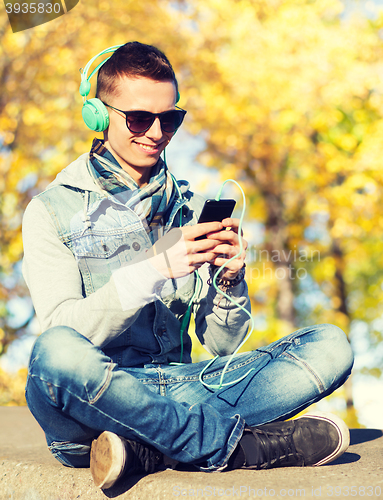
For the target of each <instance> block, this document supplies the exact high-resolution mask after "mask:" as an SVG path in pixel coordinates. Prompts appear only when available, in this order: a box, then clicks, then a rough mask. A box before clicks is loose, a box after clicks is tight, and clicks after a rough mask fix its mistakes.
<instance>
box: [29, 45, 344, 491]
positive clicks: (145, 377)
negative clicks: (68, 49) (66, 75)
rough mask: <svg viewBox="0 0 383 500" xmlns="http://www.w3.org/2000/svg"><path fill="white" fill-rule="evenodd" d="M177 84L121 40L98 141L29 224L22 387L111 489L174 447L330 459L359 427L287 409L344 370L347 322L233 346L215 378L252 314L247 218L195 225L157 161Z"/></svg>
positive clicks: (240, 459)
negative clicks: (243, 234) (242, 227)
mask: <svg viewBox="0 0 383 500" xmlns="http://www.w3.org/2000/svg"><path fill="white" fill-rule="evenodd" d="M87 92H89V88H87V90H86V91H85V92H84V93H83V95H84V94H85V95H86V94H87ZM177 94H178V87H177V81H176V78H175V75H174V72H173V70H172V67H171V65H170V63H169V61H168V60H167V58H166V57H165V56H164V54H162V53H161V52H160V51H159V50H158V49H156V48H154V47H151V46H148V45H143V44H140V43H138V42H133V43H127V44H126V45H124V46H122V47H121V48H119V49H118V50H117V51H116V52H114V54H113V55H112V57H111V58H110V59H109V60H108V61H107V62H105V64H103V66H102V67H101V69H100V71H99V74H98V84H97V96H98V99H99V100H98V101H96V102H94V103H93V102H92V101H93V100H90V101H87V102H86V103H85V106H95V109H96V111H94V110H93V109H92V116H93V114H94V116H95V117H96V118H97V120H98V119H99V118H100V116H101V118H102V120H105V123H104V125H103V126H102V127H100V129H101V130H104V140H103V141H101V140H98V139H95V140H94V142H93V145H92V148H91V151H90V153H89V154H88V153H86V154H84V155H82V156H80V158H78V159H77V160H76V161H75V162H74V163H72V164H71V165H69V166H68V167H67V168H66V169H64V170H63V171H62V172H61V173H60V174H59V175H58V176H57V178H56V180H55V181H54V182H53V183H52V184H51V185H50V186H49V187H48V188H47V189H46V190H45V191H44V192H43V193H42V194H40V195H39V196H36V197H35V198H34V199H33V200H32V201H31V203H30V204H29V206H28V208H27V210H26V213H25V217H24V222H23V238H24V247H25V260H24V276H25V279H26V282H27V284H28V286H29V288H30V291H31V295H32V299H33V302H34V305H35V309H36V313H37V316H38V318H39V321H40V323H41V327H42V330H43V331H44V333H43V334H42V335H41V336H40V337H39V338H38V339H37V341H36V343H35V346H34V349H33V352H32V354H31V359H30V366H29V377H28V382H27V388H26V397H27V402H28V405H29V408H30V410H31V411H32V413H33V415H34V416H35V418H36V419H37V421H38V422H39V423H40V425H41V427H42V428H43V430H44V431H45V434H46V438H47V443H48V446H49V449H50V450H51V452H52V453H53V454H54V456H55V457H56V458H57V459H58V460H60V461H61V462H62V463H63V464H65V465H68V466H72V467H87V466H89V465H90V467H91V472H92V475H93V478H94V480H95V482H96V484H97V486H99V487H101V488H108V487H110V486H112V485H113V484H114V483H115V481H116V480H117V479H118V478H119V477H121V475H122V474H123V473H124V472H125V473H133V472H137V471H146V472H153V471H154V470H158V469H160V468H164V467H167V466H173V467H174V466H175V464H177V462H181V463H187V464H194V465H195V466H196V467H198V468H199V469H200V470H203V471H213V470H230V469H233V468H254V469H256V468H266V467H274V466H283V465H298V466H303V465H321V464H323V463H327V462H330V461H332V460H334V459H335V458H336V457H338V456H339V455H340V454H341V453H343V452H344V451H345V449H346V448H347V446H348V442H349V433H348V429H347V427H346V426H345V424H344V423H343V422H342V421H341V420H339V419H337V418H336V417H332V416H331V417H330V416H328V415H327V416H326V415H308V416H304V417H301V418H298V419H295V420H292V421H288V422H285V420H287V419H288V418H290V417H292V416H293V415H295V414H297V413H298V412H300V411H301V410H302V409H304V408H305V407H307V406H308V405H310V404H311V403H313V402H315V401H318V400H319V399H321V398H322V397H324V396H326V395H328V394H330V393H331V392H332V391H334V390H335V389H336V388H337V387H339V386H340V385H341V384H342V383H343V382H344V381H345V380H346V378H347V377H348V375H349V374H350V371H351V367H352V353H351V349H350V346H349V344H348V342H347V339H346V337H345V335H344V333H343V332H342V331H341V330H339V329H338V328H337V327H334V326H332V325H320V326H313V327H309V328H304V329H302V330H299V331H298V332H295V333H293V334H291V335H289V336H288V337H285V338H283V339H282V340H280V341H277V342H275V343H273V344H271V345H270V346H268V347H263V348H260V349H258V350H256V351H254V352H249V353H245V354H239V355H237V356H235V358H234V359H233V360H232V361H231V363H230V365H229V368H228V369H227V371H226V373H225V378H224V383H223V385H222V384H221V383H220V378H221V374H222V370H223V369H224V367H225V366H226V363H227V361H228V359H229V355H230V354H231V353H232V352H233V351H234V350H235V349H236V347H237V346H238V345H239V344H240V343H241V341H242V340H243V339H244V337H245V335H246V332H247V328H248V323H249V316H248V314H246V310H247V311H249V310H250V301H249V296H248V292H247V286H246V282H245V280H244V259H245V251H243V252H242V253H241V252H240V240H239V236H238V226H239V222H238V220H237V219H234V218H229V219H225V220H223V222H222V223H221V222H209V223H203V224H202V223H200V224H198V223H197V222H198V216H199V213H200V211H201V208H202V205H203V200H202V199H201V198H200V197H198V196H196V195H194V194H193V193H192V192H190V190H189V185H188V183H186V182H185V181H176V180H175V179H174V178H173V177H172V176H171V174H170V173H169V171H168V169H167V167H166V165H165V163H164V162H163V161H162V159H161V158H160V154H161V153H162V151H163V150H164V149H165V147H166V146H167V144H168V143H169V141H170V140H171V139H172V136H173V134H174V132H175V131H176V130H177V128H178V127H179V126H180V125H181V123H182V120H183V117H184V115H185V112H184V111H182V110H180V109H179V108H177V107H176V101H177ZM104 107H105V108H104ZM86 113H87V111H86V112H85V115H86ZM92 119H93V118H92ZM92 119H91V120H90V121H92ZM87 120H88V119H87ZM88 122H89V120H88ZM202 235H205V236H207V237H206V238H204V239H196V238H198V237H199V236H202ZM242 243H243V248H244V250H245V249H246V242H245V241H244V240H243V242H242ZM233 257H235V258H233ZM223 265H225V267H224V269H223V271H222V273H223V274H222V273H221V274H222V275H221V276H220V277H219V279H218V281H217V283H218V285H220V286H221V288H222V287H224V288H225V290H226V293H227V294H228V295H229V296H230V297H232V298H233V299H234V300H235V301H236V304H235V303H233V302H232V301H231V300H229V299H228V298H226V297H223V296H222V294H220V293H219V291H217V290H216V288H215V287H213V286H211V285H210V284H209V283H211V280H209V274H210V278H211V276H212V275H213V274H214V272H215V270H216V269H217V266H223ZM194 271H198V275H199V276H200V279H198V277H197V275H196V273H195V272H194ZM189 305H190V307H191V308H192V309H193V313H194V316H195V324H196V334H197V336H198V339H199V340H200V342H201V343H202V344H203V345H204V346H205V347H206V349H207V350H208V351H209V352H210V353H212V354H214V355H218V356H219V357H218V358H217V359H216V360H215V361H214V362H213V364H212V365H211V366H209V367H208V369H207V370H206V372H204V374H203V377H202V379H203V383H201V382H200V380H199V379H200V374H201V371H202V369H203V368H205V367H206V365H207V362H201V363H195V364H192V363H191V357H190V352H191V340H190V337H189V336H188V334H187V323H188V321H189V319H190V315H189V312H188V309H189ZM239 306H241V307H239ZM217 387H218V388H217Z"/></svg>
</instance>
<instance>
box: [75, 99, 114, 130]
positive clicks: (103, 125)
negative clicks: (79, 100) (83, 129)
mask: <svg viewBox="0 0 383 500" xmlns="http://www.w3.org/2000/svg"><path fill="white" fill-rule="evenodd" d="M81 113H82V117H83V119H84V122H85V125H86V126H87V127H88V128H90V130H94V131H95V132H103V131H104V130H106V129H107V128H108V126H109V113H108V110H107V109H106V106H105V105H104V103H103V102H102V101H100V99H97V98H96V97H94V98H93V99H89V100H87V101H86V102H85V103H84V105H83V107H82V112H81Z"/></svg>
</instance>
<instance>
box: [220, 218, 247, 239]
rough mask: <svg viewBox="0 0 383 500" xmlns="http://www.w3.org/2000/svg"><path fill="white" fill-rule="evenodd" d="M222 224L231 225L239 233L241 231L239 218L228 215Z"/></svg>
mask: <svg viewBox="0 0 383 500" xmlns="http://www.w3.org/2000/svg"><path fill="white" fill-rule="evenodd" d="M222 224H223V226H224V227H230V228H231V229H232V230H233V231H235V232H236V233H237V234H238V233H239V224H240V220H239V219H235V218H231V217H228V218H226V219H223V221H222ZM241 236H243V229H241Z"/></svg>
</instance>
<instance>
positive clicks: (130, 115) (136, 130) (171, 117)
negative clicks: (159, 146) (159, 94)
mask: <svg viewBox="0 0 383 500" xmlns="http://www.w3.org/2000/svg"><path fill="white" fill-rule="evenodd" d="M104 104H105V106H108V108H112V109H114V110H115V111H119V112H120V113H123V114H124V115H125V116H126V126H127V127H128V129H129V130H130V131H131V132H133V134H142V133H143V132H146V131H147V130H149V129H150V127H151V126H152V125H153V123H154V120H155V119H156V118H157V117H158V118H159V120H160V124H161V129H162V130H163V131H164V132H169V133H172V132H175V131H176V130H177V129H178V128H179V127H180V126H181V124H182V122H183V120H184V118H185V115H186V111H185V110H184V109H181V108H176V109H172V110H171V111H164V112H163V113H150V111H122V110H121V109H117V108H114V107H113V106H110V105H109V104H106V103H105V102H104Z"/></svg>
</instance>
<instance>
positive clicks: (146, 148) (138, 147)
mask: <svg viewBox="0 0 383 500" xmlns="http://www.w3.org/2000/svg"><path fill="white" fill-rule="evenodd" d="M105 102H106V103H107V104H109V105H111V106H113V107H115V108H118V109H121V110H123V111H150V112H151V113H163V112H164V111H170V110H172V109H175V103H176V88H175V85H174V83H173V82H171V81H166V82H156V81H154V80H150V79H148V78H141V77H138V78H127V77H122V78H121V79H120V80H119V83H118V89H117V93H116V95H112V96H110V97H109V98H108V99H107V100H105ZM107 109H108V112H109V127H108V129H107V130H106V131H105V146H106V147H107V148H108V149H109V150H110V151H111V153H112V154H113V156H114V157H115V158H116V160H117V161H118V162H119V164H120V165H121V167H122V168H123V169H124V170H125V171H126V172H127V173H129V174H130V175H131V176H132V177H133V179H134V180H136V182H137V183H138V184H139V185H143V184H146V183H147V182H148V180H149V178H150V171H151V167H153V166H154V165H155V164H156V163H157V161H158V159H159V157H160V154H161V153H162V151H163V150H164V149H165V146H167V145H168V144H169V142H170V139H171V138H172V136H173V135H174V133H169V132H163V131H162V129H161V125H160V121H159V119H158V117H157V118H156V119H155V120H154V123H153V125H152V126H151V127H150V129H149V130H147V131H146V132H142V133H139V134H135V133H133V132H131V131H130V130H129V129H128V127H127V126H126V118H125V115H123V114H122V113H120V112H118V111H115V110H113V109H111V108H107Z"/></svg>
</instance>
